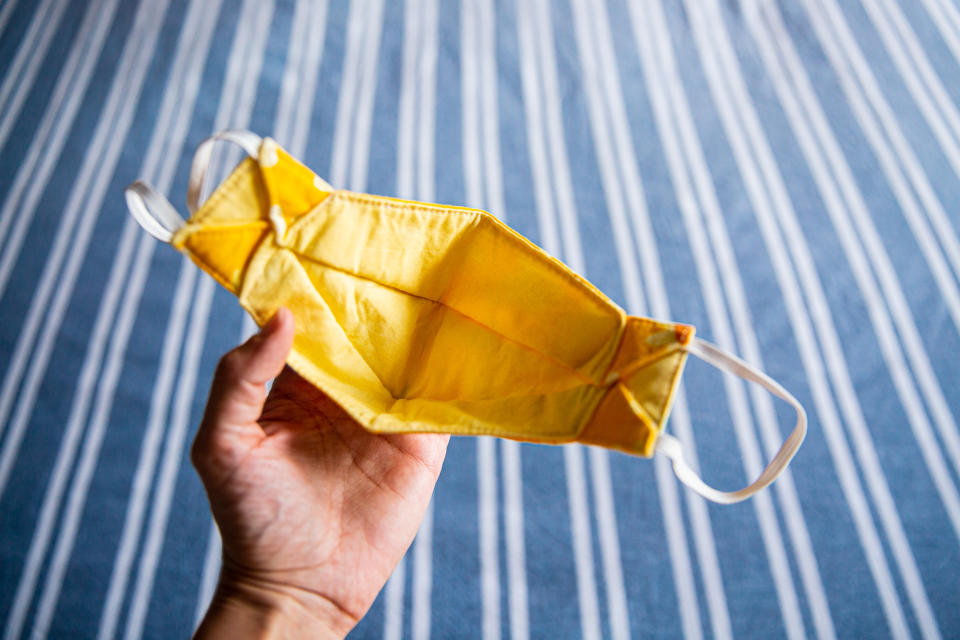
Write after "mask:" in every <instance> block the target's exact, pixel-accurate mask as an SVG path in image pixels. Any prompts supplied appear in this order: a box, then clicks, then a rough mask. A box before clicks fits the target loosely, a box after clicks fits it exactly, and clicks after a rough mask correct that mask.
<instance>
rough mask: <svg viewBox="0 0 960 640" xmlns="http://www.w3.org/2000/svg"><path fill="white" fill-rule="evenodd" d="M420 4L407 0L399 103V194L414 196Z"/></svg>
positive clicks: (416, 1)
mask: <svg viewBox="0 0 960 640" xmlns="http://www.w3.org/2000/svg"><path fill="white" fill-rule="evenodd" d="M420 4H421V2H419V1H418V0H406V2H405V3H404V12H403V69H402V71H401V76H400V98H399V104H398V107H397V197H398V198H403V199H405V200H412V199H413V198H414V197H415V191H414V186H413V185H414V176H415V171H416V169H417V167H416V165H415V164H414V146H415V142H414V139H415V137H416V134H417V130H416V129H415V128H414V126H415V121H414V115H415V112H416V102H417V90H416V86H415V85H416V72H417V57H418V56H417V53H418V46H419V44H420V37H421V36H420V30H421V29H422V27H423V25H422V24H421V21H420V15H421V11H420Z"/></svg>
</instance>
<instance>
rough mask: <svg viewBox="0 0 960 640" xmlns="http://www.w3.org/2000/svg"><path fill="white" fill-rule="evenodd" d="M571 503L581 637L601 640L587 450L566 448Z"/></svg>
mask: <svg viewBox="0 0 960 640" xmlns="http://www.w3.org/2000/svg"><path fill="white" fill-rule="evenodd" d="M563 462H564V469H565V471H566V476H567V496H568V498H569V500H570V533H571V537H572V544H573V557H574V560H575V561H576V570H577V593H578V594H579V596H580V634H581V637H582V638H586V639H592V638H600V637H601V634H600V604H599V601H598V600H599V599H598V596H597V581H596V579H595V578H594V567H593V551H592V549H591V548H590V544H591V542H590V507H589V506H588V505H587V483H586V472H585V471H584V469H583V447H582V446H580V445H577V444H570V445H565V446H564V447H563Z"/></svg>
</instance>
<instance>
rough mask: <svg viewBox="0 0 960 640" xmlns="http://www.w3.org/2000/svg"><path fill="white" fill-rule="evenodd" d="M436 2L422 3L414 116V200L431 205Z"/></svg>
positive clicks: (435, 86) (435, 96) (432, 195)
mask: <svg viewBox="0 0 960 640" xmlns="http://www.w3.org/2000/svg"><path fill="white" fill-rule="evenodd" d="M437 2H438V0H424V4H425V5H426V6H425V7H424V8H423V25H422V29H421V31H420V36H421V37H422V43H421V47H420V60H419V62H420V64H419V65H418V68H417V77H418V78H419V80H420V86H419V87H418V94H419V98H420V110H419V112H418V113H417V116H418V126H419V131H420V139H419V140H418V142H417V172H418V175H417V199H418V200H424V201H427V202H432V201H433V200H435V199H436V194H435V192H436V186H435V182H436V176H435V172H436V160H435V158H434V146H435V140H434V127H435V123H436V117H437V113H436V112H437V28H438V20H439V8H438V7H437Z"/></svg>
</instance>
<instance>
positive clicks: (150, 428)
mask: <svg viewBox="0 0 960 640" xmlns="http://www.w3.org/2000/svg"><path fill="white" fill-rule="evenodd" d="M958 105H960V9H958V6H957V5H956V4H954V3H953V2H952V1H951V0H901V1H899V2H898V1H897V0H862V1H861V0H790V1H780V2H776V1H773V0H726V1H724V0H606V1H603V2H601V1H596V0H558V1H557V2H549V1H548V0H463V1H462V2H450V1H440V0H404V1H402V2H401V1H399V0H397V1H388V0H352V1H350V2H347V1H343V2H341V1H331V2H327V1H325V0H316V1H314V0H139V1H137V0H87V1H85V2H81V1H79V0H75V1H67V0H19V1H18V0H4V1H3V2H0V207H2V209H0V622H2V624H3V634H4V635H3V637H4V638H6V639H14V638H21V637H23V638H26V637H31V638H42V637H46V636H49V637H56V638H65V637H77V638H95V637H96V638H112V637H122V638H125V639H129V640H135V639H136V638H140V637H149V638H176V637H186V636H188V635H189V633H190V632H191V630H192V629H193V628H194V626H195V624H196V622H197V620H198V618H199V616H201V615H202V612H203V610H204V607H205V605H206V602H207V600H208V598H209V597H210V592H211V589H212V587H213V584H214V583H215V580H216V574H217V570H218V560H219V539H218V536H217V533H216V530H215V528H214V527H213V525H212V521H211V518H210V515H209V512H208V510H207V506H206V502H205V497H204V493H203V491H202V487H201V485H200V483H199V482H198V480H197V478H196V476H195V474H194V472H193V470H192V469H191V467H190V464H189V461H188V458H187V451H188V449H189V444H190V441H191V437H192V434H193V431H194V429H195V428H196V425H197V423H198V421H199V417H200V414H201V411H202V409H203V405H204V401H205V396H206V390H207V387H208V384H209V380H210V376H211V373H212V370H213V367H214V364H215V362H216V360H217V359H218V358H219V356H220V355H221V354H222V353H223V352H225V351H226V350H227V349H229V348H231V347H232V346H233V345H235V344H237V343H238V342H239V341H240V340H241V338H242V337H243V336H244V334H245V333H246V332H248V331H250V324H249V321H247V320H245V319H244V317H243V314H242V312H241V310H240V309H239V308H238V306H237V305H236V302H235V300H234V299H233V298H232V297H231V296H230V295H229V294H227V293H226V292H225V291H223V290H222V289H220V288H219V287H217V286H216V285H215V284H214V282H213V281H212V280H211V279H210V278H208V277H206V276H203V275H201V274H200V273H199V272H198V271H197V269H195V268H194V267H193V266H192V264H189V263H188V262H186V261H185V260H184V259H183V258H182V257H181V256H179V255H178V254H177V253H176V252H174V251H173V250H171V249H170V248H169V247H165V246H161V245H158V243H156V242H155V241H154V240H153V239H152V238H150V237H149V236H148V235H147V234H145V233H143V232H142V231H141V230H140V229H139V228H138V227H137V226H136V224H135V223H134V222H133V221H132V219H131V218H130V217H129V216H128V214H127V211H126V208H125V204H124V200H123V197H122V189H123V187H124V186H125V185H126V184H128V183H129V182H131V181H133V180H134V179H136V178H140V177H142V178H145V179H147V180H149V181H150V182H152V183H153V184H155V185H156V186H157V187H158V188H159V189H160V190H162V191H164V192H166V193H167V194H169V196H170V198H171V200H173V201H174V202H175V203H176V204H177V205H178V206H182V203H183V198H184V194H185V190H186V183H187V174H188V168H189V162H190V158H191V155H192V150H193V148H194V146H195V145H196V144H197V143H198V142H199V141H200V140H202V139H203V138H204V137H206V136H207V135H209V134H210V133H212V132H214V131H216V130H219V129H223V128H227V127H239V128H249V129H251V130H253V131H255V132H257V133H259V134H261V135H272V136H273V137H275V138H276V139H277V140H279V141H280V142H281V143H282V144H283V145H284V146H285V147H287V148H288V149H289V150H290V151H291V152H292V153H293V154H294V155H295V156H298V157H301V158H303V159H304V160H305V161H306V162H307V164H309V165H310V166H311V167H313V168H314V169H316V170H317V172H318V173H319V174H321V175H322V176H324V177H325V178H326V179H327V180H328V181H329V182H331V183H332V184H333V185H336V186H338V187H342V188H348V189H353V190H363V191H369V192H374V193H380V194H386V195H398V196H402V197H408V198H416V199H422V200H431V201H439V202H445V203H454V204H466V205H471V206H477V207H482V208H485V209H488V210H490V211H492V212H494V213H495V214H497V215H498V216H500V217H501V218H502V219H503V220H505V221H506V222H507V224H509V225H510V226H512V227H513V228H515V229H516V230H518V231H519V232H520V233H522V234H524V235H526V236H527V237H529V238H531V239H532V240H534V241H535V242H536V243H538V244H539V245H541V246H543V247H544V248H545V249H546V250H547V251H549V252H550V253H552V254H554V255H556V256H558V257H559V258H561V259H563V260H564V261H566V262H567V263H568V264H569V265H570V266H571V267H572V268H574V269H575V270H577V271H578V272H580V273H581V274H583V275H585V276H586V277H587V278H588V279H589V280H591V281H592V282H594V283H596V284H597V285H598V286H599V287H600V288H601V289H602V290H603V291H604V292H606V293H607V294H608V295H609V296H611V297H612V298H613V299H614V300H616V301H617V302H618V303H620V304H621V305H622V306H623V307H624V308H626V309H627V310H628V311H630V312H631V313H635V314H642V315H648V316H653V317H657V318H662V319H669V320H674V321H682V322H688V323H691V324H695V325H697V327H698V328H699V333H700V335H701V336H703V337H705V338H707V339H709V340H711V341H713V342H715V343H716V344H718V345H720V346H721V347H722V348H724V349H727V350H730V351H732V352H735V353H738V354H740V355H741V356H742V357H743V358H745V359H746V360H748V361H750V362H751V363H753V364H755V365H757V366H760V367H762V368H763V369H765V370H766V371H768V372H769V373H770V374H771V375H773V376H774V377H775V378H777V379H778V380H780V381H782V382H783V384H784V385H785V386H786V387H787V388H789V389H790V390H792V391H793V392H794V393H795V394H796V395H797V397H798V398H799V399H800V400H801V402H803V403H804V405H805V406H806V407H807V410H808V412H809V416H810V432H809V435H808V438H807V442H806V443H805V445H804V446H803V448H802V449H801V451H800V453H799V455H798V456H797V458H796V460H795V461H794V462H793V464H792V466H791V467H790V470H789V472H788V473H787V474H785V475H784V476H783V477H782V478H781V479H780V480H779V481H778V482H777V483H776V484H775V485H774V486H773V487H772V488H771V489H769V490H767V491H766V492H764V493H763V494H762V495H760V496H758V497H756V498H754V499H752V500H750V501H748V502H746V503H742V504H738V505H735V506H729V507H719V506H715V505H711V504H708V503H706V502H704V501H703V500H701V499H699V498H697V497H696V496H695V495H693V494H692V493H690V492H689V491H687V490H686V489H684V488H683V487H682V485H679V484H678V483H677V482H676V480H675V479H674V477H673V474H672V472H671V470H670V468H669V465H668V463H667V462H665V461H664V460H663V459H654V460H644V459H640V458H633V457H629V456H626V455H622V454H619V453H608V452H606V451H603V450H598V449H593V448H584V447H580V446H568V447H548V446H533V445H521V444H517V443H513V442H506V441H498V440H494V439H475V438H458V439H454V440H453V442H452V444H451V446H450V451H449V455H448V457H447V460H446V463H445V467H444V471H443V474H442V476H441V478H440V482H439V484H438V486H437V490H436V493H435V495H434V498H433V502H432V506H431V509H430V512H429V513H428V517H427V519H426V520H425V521H424V523H423V526H422V527H421V529H420V533H419V535H418V536H417V539H416V541H415V542H414V544H413V546H412V547H411V549H410V551H409V552H408V553H407V556H406V558H405V560H404V561H403V562H402V563H401V565H400V566H399V567H398V568H397V570H396V572H395V573H394V575H393V577H392V578H391V580H390V582H389V583H388V585H387V587H386V588H385V590H384V591H383V592H382V593H381V595H380V597H379V598H378V599H377V601H376V603H375V604H374V606H373V607H372V609H371V610H370V612H369V614H368V615H367V617H366V618H365V619H364V620H363V621H362V623H361V624H360V625H359V626H358V627H357V628H356V630H355V631H354V633H353V634H352V636H353V637H356V638H381V637H382V638H387V639H390V638H416V639H423V638H428V637H433V638H460V637H464V638H467V637H470V638H474V637H475V638H481V637H482V638H484V639H488V640H496V639H498V638H512V639H520V638H614V639H618V640H620V639H625V638H629V637H636V638H640V637H663V638H681V637H682V638H688V639H697V638H706V637H712V638H728V637H734V636H735V637H741V638H779V637H788V638H791V639H799V638H808V637H809V638H833V637H838V638H884V637H894V638H907V637H918V638H925V639H932V638H938V637H943V638H950V637H954V638H955V637H960V577H958V576H960V491H958V487H960V431H958V427H957V421H958V419H960V364H958V361H960V240H958V236H960V207H958V205H960V108H958ZM224 162H226V160H225V161H224ZM791 427H792V420H791V410H790V409H789V407H787V406H786V405H785V404H783V403H779V402H774V401H773V400H772V399H771V398H770V397H769V396H767V395H766V394H765V392H763V391H762V390H758V389H754V388H752V387H748V386H745V385H744V384H743V383H741V382H739V381H737V380H734V379H732V378H727V377H724V376H722V375H721V374H719V373H716V372H715V371H713V370H711V369H709V368H708V367H706V366H703V365H699V366H698V365H697V364H696V363H692V364H691V365H690V366H689V368H688V371H687V374H686V376H685V386H684V388H683V391H682V393H681V395H680V397H679V399H678V402H677V406H676V409H675V411H674V415H673V417H672V419H671V421H670V423H669V427H668V428H669V430H670V431H671V432H672V433H674V434H676V435H677V436H678V437H679V438H680V439H681V440H682V441H683V442H684V443H685V444H686V447H687V448H688V450H690V451H692V452H694V453H695V457H696V459H697V460H698V464H699V469H700V470H701V472H702V474H703V475H704V476H705V478H707V479H708V481H710V482H711V483H712V484H714V485H716V486H719V487H721V488H735V487H739V486H742V485H743V484H745V483H746V482H747V481H749V480H750V479H752V477H753V476H755V475H756V474H757V473H758V472H759V470H760V469H761V468H762V466H763V464H764V463H765V462H766V460H767V459H769V457H770V456H771V455H772V453H773V452H774V451H775V450H776V447H777V446H778V445H779V442H780V441H781V439H782V438H783V437H784V436H785V435H786V434H787V433H788V432H789V429H790V428H791Z"/></svg>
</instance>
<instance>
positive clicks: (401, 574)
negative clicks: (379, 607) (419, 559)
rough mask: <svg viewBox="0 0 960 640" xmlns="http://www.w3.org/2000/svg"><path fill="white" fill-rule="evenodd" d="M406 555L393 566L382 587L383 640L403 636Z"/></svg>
mask: <svg viewBox="0 0 960 640" xmlns="http://www.w3.org/2000/svg"><path fill="white" fill-rule="evenodd" d="M406 566H407V558H406V556H404V557H402V558H400V562H399V563H398V564H397V566H396V567H395V568H394V570H393V573H392V574H391V575H390V579H389V580H387V586H386V587H384V602H383V640H401V638H403V586H404V582H405V581H406V573H407V571H406Z"/></svg>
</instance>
